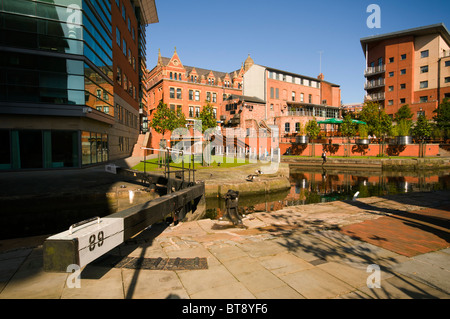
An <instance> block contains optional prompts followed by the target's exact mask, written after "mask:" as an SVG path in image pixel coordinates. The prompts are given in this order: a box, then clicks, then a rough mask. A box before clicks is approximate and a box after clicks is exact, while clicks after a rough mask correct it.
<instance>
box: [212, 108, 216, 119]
mask: <svg viewBox="0 0 450 319" xmlns="http://www.w3.org/2000/svg"><path fill="white" fill-rule="evenodd" d="M213 117H214V118H215V119H216V118H217V109H216V108H214V109H213Z"/></svg>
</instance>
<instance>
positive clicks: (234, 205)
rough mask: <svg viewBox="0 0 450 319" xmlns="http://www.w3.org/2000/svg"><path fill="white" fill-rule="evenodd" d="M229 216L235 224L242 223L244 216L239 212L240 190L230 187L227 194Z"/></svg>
mask: <svg viewBox="0 0 450 319" xmlns="http://www.w3.org/2000/svg"><path fill="white" fill-rule="evenodd" d="M225 204H226V208H227V215H228V216H227V217H228V219H229V220H231V222H232V223H233V224H234V225H242V217H241V215H240V214H239V192H238V191H234V190H231V189H229V190H228V192H227V193H226V194H225Z"/></svg>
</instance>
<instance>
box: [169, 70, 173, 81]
mask: <svg viewBox="0 0 450 319" xmlns="http://www.w3.org/2000/svg"><path fill="white" fill-rule="evenodd" d="M169 78H170V79H171V80H172V79H173V73H172V72H170V74H169Z"/></svg>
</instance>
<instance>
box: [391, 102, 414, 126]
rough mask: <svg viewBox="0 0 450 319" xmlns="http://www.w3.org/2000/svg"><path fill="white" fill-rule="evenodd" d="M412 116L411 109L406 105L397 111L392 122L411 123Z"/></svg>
mask: <svg viewBox="0 0 450 319" xmlns="http://www.w3.org/2000/svg"><path fill="white" fill-rule="evenodd" d="M413 116H414V114H413V113H412V112H411V109H410V107H409V105H408V104H405V105H403V106H402V107H401V108H399V109H398V111H397V113H395V115H394V120H395V121H396V122H399V121H401V120H408V121H411V120H412V118H413Z"/></svg>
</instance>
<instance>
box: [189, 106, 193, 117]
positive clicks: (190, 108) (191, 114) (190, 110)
mask: <svg viewBox="0 0 450 319" xmlns="http://www.w3.org/2000/svg"><path fill="white" fill-rule="evenodd" d="M189 117H194V107H193V106H189Z"/></svg>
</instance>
